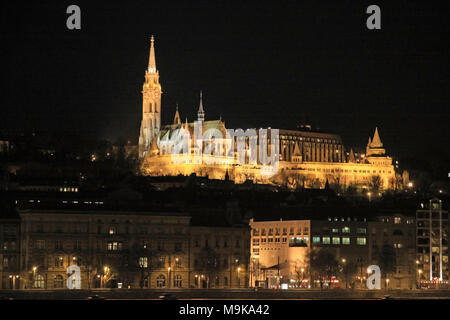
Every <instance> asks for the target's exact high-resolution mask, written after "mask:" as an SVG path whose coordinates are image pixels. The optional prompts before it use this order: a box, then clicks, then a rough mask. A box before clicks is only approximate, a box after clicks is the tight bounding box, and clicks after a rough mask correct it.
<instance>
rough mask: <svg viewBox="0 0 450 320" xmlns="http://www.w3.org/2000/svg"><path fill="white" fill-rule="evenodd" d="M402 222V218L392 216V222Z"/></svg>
mask: <svg viewBox="0 0 450 320" xmlns="http://www.w3.org/2000/svg"><path fill="white" fill-rule="evenodd" d="M401 222H402V219H401V218H400V217H394V223H395V224H399V223H401Z"/></svg>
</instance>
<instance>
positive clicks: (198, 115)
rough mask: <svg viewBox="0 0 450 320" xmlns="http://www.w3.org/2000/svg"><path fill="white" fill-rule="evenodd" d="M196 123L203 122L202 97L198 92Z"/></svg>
mask: <svg viewBox="0 0 450 320" xmlns="http://www.w3.org/2000/svg"><path fill="white" fill-rule="evenodd" d="M197 121H202V122H203V121H205V110H203V97H202V92H201V91H200V106H199V107H198V112H197Z"/></svg>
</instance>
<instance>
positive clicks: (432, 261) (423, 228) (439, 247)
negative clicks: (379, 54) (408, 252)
mask: <svg viewBox="0 0 450 320" xmlns="http://www.w3.org/2000/svg"><path fill="white" fill-rule="evenodd" d="M416 232H417V234H416V239H417V243H416V250H417V252H416V254H417V256H416V258H417V261H416V262H417V277H418V279H419V286H420V287H429V288H436V287H448V281H449V263H448V234H449V217H448V211H446V210H443V209H442V201H441V200H439V199H432V200H430V202H429V203H428V204H426V205H425V204H422V208H421V209H419V210H417V212H416Z"/></svg>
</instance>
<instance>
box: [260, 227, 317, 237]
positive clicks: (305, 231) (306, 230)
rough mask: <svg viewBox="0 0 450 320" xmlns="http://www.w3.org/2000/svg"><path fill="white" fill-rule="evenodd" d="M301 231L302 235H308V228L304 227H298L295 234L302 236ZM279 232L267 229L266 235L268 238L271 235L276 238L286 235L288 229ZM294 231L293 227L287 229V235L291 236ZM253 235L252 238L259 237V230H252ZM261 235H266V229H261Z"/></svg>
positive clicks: (278, 229) (276, 229)
mask: <svg viewBox="0 0 450 320" xmlns="http://www.w3.org/2000/svg"><path fill="white" fill-rule="evenodd" d="M274 230H275V232H274ZM302 230H303V234H306V235H307V234H308V233H309V227H304V228H301V227H299V228H297V234H302ZM280 231H281V228H269V229H268V230H267V235H269V236H272V235H276V236H278V235H280V234H283V235H287V232H288V228H283V231H282V233H281V232H280ZM294 231H295V228H293V227H291V228H289V235H293V234H294ZM253 235H254V236H259V235H260V230H259V229H253ZM261 235H262V236H265V235H266V229H265V228H262V229H261Z"/></svg>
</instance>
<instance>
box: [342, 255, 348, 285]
mask: <svg viewBox="0 0 450 320" xmlns="http://www.w3.org/2000/svg"><path fill="white" fill-rule="evenodd" d="M346 262H347V259H345V258H343V259H342V263H343V268H344V269H345V270H343V271H344V272H345V289H348V268H346V267H345V263H346Z"/></svg>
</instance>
